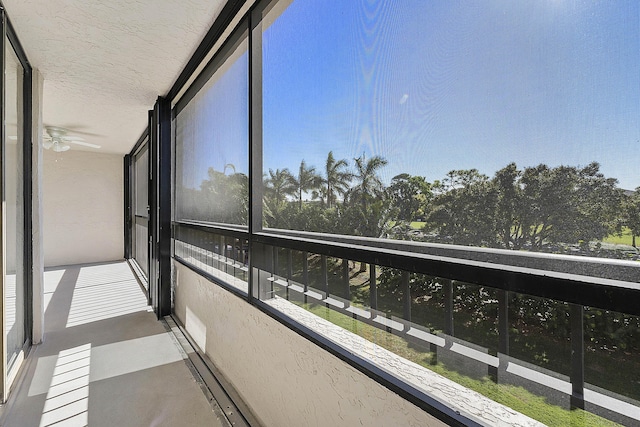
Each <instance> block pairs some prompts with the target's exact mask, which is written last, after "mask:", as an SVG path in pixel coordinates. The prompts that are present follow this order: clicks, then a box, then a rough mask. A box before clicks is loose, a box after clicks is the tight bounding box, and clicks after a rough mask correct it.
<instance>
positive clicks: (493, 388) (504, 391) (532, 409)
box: [300, 303, 619, 427]
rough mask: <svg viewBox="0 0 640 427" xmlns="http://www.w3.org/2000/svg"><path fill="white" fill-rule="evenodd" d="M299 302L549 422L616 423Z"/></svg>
mask: <svg viewBox="0 0 640 427" xmlns="http://www.w3.org/2000/svg"><path fill="white" fill-rule="evenodd" d="M300 305H301V306H302V307H303V308H305V309H306V310H308V311H310V312H311V313H313V314H315V315H317V316H319V317H321V318H323V319H326V320H328V321H330V322H331V323H333V324H335V325H337V326H340V327H341V328H343V329H346V330H348V331H350V332H353V333H355V334H357V335H359V336H361V337H363V338H365V339H367V340H369V341H371V342H374V343H376V344H378V345H380V346H381V347H383V348H386V349H387V350H389V351H392V352H393V353H395V354H397V355H399V356H401V357H403V358H405V359H407V360H410V361H412V362H415V363H417V364H419V365H421V366H423V367H425V368H427V369H430V370H432V371H434V372H436V373H438V374H440V375H442V376H443V377H446V378H448V379H450V380H452V381H454V382H456V383H458V384H460V385H462V386H464V387H466V388H469V389H471V390H474V391H476V392H478V393H480V394H482V395H484V396H486V397H488V398H490V399H492V400H494V401H496V402H498V403H501V404H503V405H505V406H508V407H510V408H512V409H515V410H516V411H518V412H521V413H523V414H525V415H527V416H529V417H531V418H533V419H536V420H538V421H540V422H542V423H544V424H546V425H549V426H566V425H577V426H585V427H596V426H618V425H619V424H617V423H614V422H612V421H609V420H607V419H604V418H602V417H599V416H597V415H595V414H592V413H590V412H586V411H582V410H567V409H564V408H561V407H559V406H557V405H553V404H550V403H548V402H547V401H546V399H545V398H544V397H542V396H537V395H535V394H533V393H531V392H529V391H527V390H525V389H524V388H522V387H517V386H513V385H509V384H496V383H495V382H493V381H491V380H490V379H489V378H488V377H485V378H483V379H475V378H471V377H468V376H465V375H462V374H460V373H458V372H456V371H454V370H452V369H449V368H448V367H446V366H445V365H443V364H442V363H438V364H436V365H432V364H431V360H432V353H430V352H429V351H424V350H422V349H420V348H418V347H417V346H416V345H414V344H412V343H410V342H409V341H407V340H405V339H404V338H402V337H398V336H395V335H392V334H390V333H388V332H385V331H383V330H380V329H378V328H376V327H373V326H371V325H368V324H366V323H363V322H361V321H359V320H356V319H353V318H351V317H349V316H346V315H343V314H341V313H338V312H336V311H333V310H331V309H329V308H327V307H324V306H322V305H318V304H302V303H300Z"/></svg>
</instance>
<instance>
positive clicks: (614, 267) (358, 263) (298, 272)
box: [174, 222, 640, 424]
mask: <svg viewBox="0 0 640 427" xmlns="http://www.w3.org/2000/svg"><path fill="white" fill-rule="evenodd" d="M174 238H175V256H176V258H177V259H178V260H179V261H181V262H183V263H185V264H187V265H189V266H190V267H191V268H194V269H196V270H197V271H198V272H200V273H201V274H203V275H206V276H208V277H210V278H211V279H212V280H214V281H215V282H217V283H219V284H220V285H222V286H224V287H226V288H227V289H230V290H232V291H234V292H235V293H237V294H238V295H240V296H243V297H245V298H247V299H249V300H250V301H251V302H253V303H254V304H256V305H257V306H258V307H260V308H263V309H265V310H266V311H268V312H270V314H274V313H275V315H276V316H278V317H279V318H280V320H281V321H283V322H285V323H290V324H291V323H293V324H294V327H299V328H298V329H299V330H301V331H302V332H303V333H305V331H307V332H309V335H312V336H311V338H313V337H314V336H316V335H315V334H316V333H318V334H320V335H322V336H324V337H325V338H327V339H328V340H329V341H332V342H334V343H337V344H338V345H337V346H334V345H328V346H327V347H328V348H329V349H330V350H332V351H335V352H338V353H340V354H339V355H340V356H341V357H343V358H346V359H348V360H351V363H354V364H359V365H360V367H362V365H363V364H364V365H367V366H365V370H367V369H369V368H368V366H369V365H368V362H371V367H372V368H371V371H372V376H374V377H377V378H379V377H380V376H379V375H377V373H378V371H376V369H377V368H379V367H382V369H383V371H384V372H383V374H384V373H386V374H391V376H392V377H394V378H395V379H392V380H390V381H391V382H392V383H393V384H391V385H392V386H395V387H397V388H399V389H400V390H401V391H403V392H404V393H405V395H407V396H408V397H412V401H415V397H416V396H418V398H419V400H421V401H422V402H425V403H424V405H423V406H429V405H431V406H433V405H434V401H433V400H430V399H429V393H426V394H425V393H424V390H425V388H424V385H423V384H421V383H420V376H421V375H422V374H421V372H426V371H427V370H433V371H435V372H437V373H439V374H441V375H443V376H445V377H449V378H452V379H454V380H455V381H459V382H462V383H463V384H464V385H465V386H468V387H471V388H475V389H478V391H480V392H483V393H485V394H486V390H488V389H490V388H491V385H490V384H491V383H492V384H495V385H496V386H503V385H504V386H505V387H506V389H508V390H513V389H514V387H516V388H517V387H521V388H523V389H525V390H527V393H530V394H531V396H542V397H544V398H545V399H546V402H545V404H548V405H551V406H555V407H561V408H566V409H586V410H588V411H589V412H593V413H595V414H598V415H599V416H602V417H605V418H608V419H609V420H612V421H615V422H619V423H622V424H633V423H638V422H640V403H639V400H640V388H639V387H640V386H639V384H640V381H639V380H640V378H638V374H636V372H638V368H639V367H640V357H639V356H636V355H637V354H640V352H639V351H638V350H639V348H638V346H639V345H640V342H639V340H638V339H637V338H636V330H637V331H640V321H639V318H638V317H637V316H639V315H640V305H638V304H637V303H636V302H637V301H638V297H639V296H640V285H639V284H638V283H637V281H638V279H639V278H640V263H638V262H633V261H621V260H607V259H596V258H588V257H580V256H565V255H554V254H537V253H528V252H514V251H506V250H495V249H485V248H469V247H457V246H453V245H438V244H421V243H416V242H404V241H391V240H382V239H367V238H358V237H347V236H335V235H318V234H313V233H303V232H292V231H283V230H266V231H263V232H260V233H255V234H253V235H249V234H248V233H247V232H246V231H245V230H242V229H236V228H233V227H227V226H225V227H221V226H212V225H207V224H201V223H184V222H182V223H175V224H174ZM249 248H251V254H250V257H249ZM249 258H250V259H251V262H249ZM249 273H251V274H249ZM301 310H302V311H301ZM305 312H306V313H308V314H310V315H311V316H312V317H313V318H322V319H324V320H325V321H328V322H330V323H332V324H333V325H338V326H340V328H337V327H336V326H334V327H333V328H327V327H324V328H321V329H320V330H319V331H318V330H314V324H315V323H314V322H309V321H308V316H304V315H301V313H305ZM336 329H337V330H338V331H339V330H345V329H346V330H347V331H350V332H353V333H355V334H356V335H360V336H361V337H364V338H366V339H367V340H368V341H371V342H374V343H375V344H377V345H379V346H380V347H382V348H386V349H389V350H391V352H392V353H394V354H396V355H398V356H401V357H402V358H403V360H409V361H411V362H414V363H413V364H408V365H406V366H409V365H411V366H413V365H416V366H417V368H415V369H417V371H410V373H409V374H408V373H407V372H409V369H408V368H406V366H405V368H404V369H401V370H399V371H397V372H394V371H393V369H394V368H393V367H390V366H392V365H394V363H392V362H391V359H390V358H391V357H394V356H384V357H385V358H386V359H385V360H376V358H377V357H378V356H375V355H371V354H370V355H369V356H367V353H364V354H360V353H358V351H357V349H354V348H349V346H348V345H347V344H345V343H344V342H341V341H340V340H341V339H340V338H339V332H336V333H337V335H335V336H333V335H332V334H333V332H331V331H335V330H336ZM376 331H378V332H376ZM376 354H377V353H376ZM385 354H386V353H385ZM389 354H391V353H389ZM367 358H371V359H373V360H369V361H367ZM363 361H364V362H363ZM390 370H391V372H390ZM382 376H383V377H384V375H382ZM461 378H462V379H461ZM379 379H380V378H379ZM383 380H384V378H383ZM383 382H384V381H383ZM510 387H511V388H510ZM425 396H426V397H425ZM491 397H492V398H495V396H491ZM498 400H500V399H498ZM511 402H512V401H511V400H510V399H509V398H505V404H507V405H510V406H512V407H513V406H514V405H513V404H512V403H511ZM449 403H451V402H449ZM445 404H446V403H445ZM452 406H455V405H452ZM514 409H516V410H519V411H523V412H526V411H527V408H518V407H514ZM529 411H530V412H529V413H528V415H529V416H532V417H534V418H538V419H541V420H542V421H543V422H546V421H545V418H544V416H541V417H537V416H536V414H535V413H531V410H529ZM532 411H534V412H535V411H536V409H535V408H534V409H532ZM472 419H473V417H471V418H470V419H469V420H467V421H469V422H472ZM463 423H466V421H464V420H463Z"/></svg>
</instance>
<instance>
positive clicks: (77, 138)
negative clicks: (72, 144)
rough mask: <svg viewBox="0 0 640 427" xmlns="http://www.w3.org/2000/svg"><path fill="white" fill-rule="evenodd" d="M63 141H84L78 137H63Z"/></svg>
mask: <svg viewBox="0 0 640 427" xmlns="http://www.w3.org/2000/svg"><path fill="white" fill-rule="evenodd" d="M62 139H64V140H65V141H84V138H82V137H79V136H66V135H65V136H64V137H62Z"/></svg>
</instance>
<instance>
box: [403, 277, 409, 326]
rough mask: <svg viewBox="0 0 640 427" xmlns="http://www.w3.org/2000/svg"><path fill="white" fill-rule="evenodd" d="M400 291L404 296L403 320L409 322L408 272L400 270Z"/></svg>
mask: <svg viewBox="0 0 640 427" xmlns="http://www.w3.org/2000/svg"><path fill="white" fill-rule="evenodd" d="M402 293H403V296H404V298H403V299H404V310H403V316H404V320H406V321H408V322H411V288H410V286H409V272H408V271H404V270H403V271H402Z"/></svg>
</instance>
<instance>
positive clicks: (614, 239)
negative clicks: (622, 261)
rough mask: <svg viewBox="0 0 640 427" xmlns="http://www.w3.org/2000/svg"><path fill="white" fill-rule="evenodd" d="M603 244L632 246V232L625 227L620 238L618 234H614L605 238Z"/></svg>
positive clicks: (638, 241)
mask: <svg viewBox="0 0 640 427" xmlns="http://www.w3.org/2000/svg"><path fill="white" fill-rule="evenodd" d="M603 242H605V243H612V244H616V245H629V246H631V243H632V237H631V230H629V229H628V228H627V227H623V229H622V234H621V235H619V236H618V235H616V234H612V235H610V236H609V237H605V239H604V240H603ZM638 243H640V238H638V237H637V236H636V244H638Z"/></svg>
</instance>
